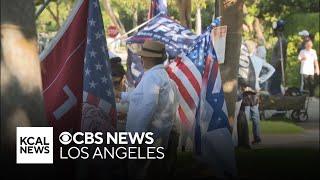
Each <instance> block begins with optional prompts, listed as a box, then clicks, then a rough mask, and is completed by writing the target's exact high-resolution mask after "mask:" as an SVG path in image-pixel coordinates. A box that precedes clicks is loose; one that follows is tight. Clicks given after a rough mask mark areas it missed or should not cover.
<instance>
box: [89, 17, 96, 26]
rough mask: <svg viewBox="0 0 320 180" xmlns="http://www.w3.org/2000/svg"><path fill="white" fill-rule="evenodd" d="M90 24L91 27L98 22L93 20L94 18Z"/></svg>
mask: <svg viewBox="0 0 320 180" xmlns="http://www.w3.org/2000/svg"><path fill="white" fill-rule="evenodd" d="M89 24H90V26H95V25H96V21H95V20H93V18H91V19H90V20H89Z"/></svg>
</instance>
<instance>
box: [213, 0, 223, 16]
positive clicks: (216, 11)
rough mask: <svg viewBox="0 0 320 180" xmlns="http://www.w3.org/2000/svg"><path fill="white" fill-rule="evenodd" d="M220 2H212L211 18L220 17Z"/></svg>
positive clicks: (219, 0) (218, 0)
mask: <svg viewBox="0 0 320 180" xmlns="http://www.w3.org/2000/svg"><path fill="white" fill-rule="evenodd" d="M221 1H222V0H215V2H214V16H213V18H214V19H215V18H217V17H219V16H221V7H222V6H221V3H222V2H221Z"/></svg>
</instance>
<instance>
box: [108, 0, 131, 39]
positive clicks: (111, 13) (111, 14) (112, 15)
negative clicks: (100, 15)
mask: <svg viewBox="0 0 320 180" xmlns="http://www.w3.org/2000/svg"><path fill="white" fill-rule="evenodd" d="M103 6H104V9H105V10H106V12H107V14H108V15H109V17H110V19H111V21H112V23H113V24H114V25H115V26H116V27H117V28H118V30H119V31H120V33H121V34H125V33H126V29H125V28H124V26H123V24H122V23H121V21H120V19H119V18H118V17H117V16H116V14H115V12H114V10H113V8H112V7H111V3H110V0H104V1H103Z"/></svg>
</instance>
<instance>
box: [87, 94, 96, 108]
mask: <svg viewBox="0 0 320 180" xmlns="http://www.w3.org/2000/svg"><path fill="white" fill-rule="evenodd" d="M87 102H88V103H89V104H91V105H95V106H96V107H98V105H99V99H98V98H97V97H95V96H93V95H91V94H89V93H88V97H87Z"/></svg>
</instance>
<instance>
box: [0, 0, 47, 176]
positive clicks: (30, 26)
mask: <svg viewBox="0 0 320 180" xmlns="http://www.w3.org/2000/svg"><path fill="white" fill-rule="evenodd" d="M33 2H34V1H33V0H24V1H21V0H1V151H2V152H1V155H2V156H3V158H1V162H2V163H3V164H5V166H6V167H7V168H14V167H16V166H15V165H14V164H15V153H16V147H15V146H16V139H15V138H16V127H18V126H47V125H48V122H47V120H46V118H45V114H44V104H43V97H42V83H41V74H40V61H39V58H38V48H37V35H36V26H35V7H34V4H33ZM6 161H8V162H6ZM11 165H12V167H10V166H11ZM8 166H9V167H8ZM25 167H26V166H25ZM22 169H24V167H20V166H19V173H20V172H21V171H23V170H22ZM30 169H31V168H30ZM41 169H43V168H40V167H39V169H38V168H33V170H31V171H30V172H27V171H25V173H27V174H29V175H30V174H33V173H35V174H43V172H44V171H41ZM10 170H11V171H12V172H14V173H16V172H15V171H14V170H13V169H10ZM16 170H17V169H16ZM24 170H25V169H24ZM36 171H38V172H36ZM4 172H5V170H4ZM7 174H8V175H10V176H11V175H13V174H12V173H7ZM19 175H21V177H24V175H23V174H19ZM11 178H12V179H14V178H13V177H11Z"/></svg>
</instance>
